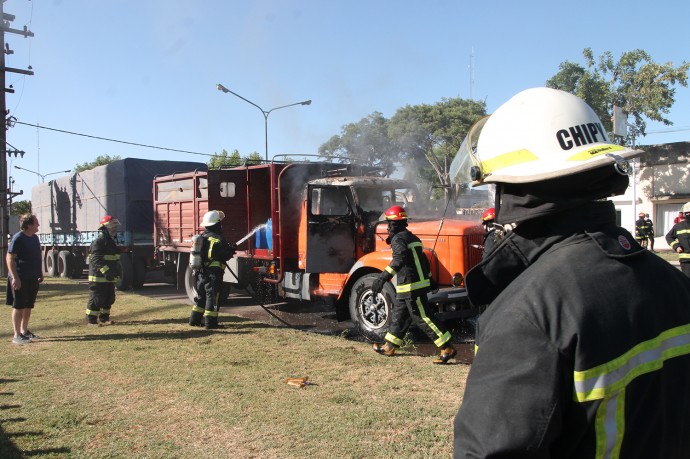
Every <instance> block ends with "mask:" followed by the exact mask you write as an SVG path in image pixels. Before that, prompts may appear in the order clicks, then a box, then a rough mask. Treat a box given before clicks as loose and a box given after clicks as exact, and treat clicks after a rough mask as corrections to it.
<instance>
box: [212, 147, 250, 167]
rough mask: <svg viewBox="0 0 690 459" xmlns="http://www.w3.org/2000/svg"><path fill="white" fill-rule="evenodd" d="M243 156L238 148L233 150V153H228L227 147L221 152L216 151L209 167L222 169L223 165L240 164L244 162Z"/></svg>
mask: <svg viewBox="0 0 690 459" xmlns="http://www.w3.org/2000/svg"><path fill="white" fill-rule="evenodd" d="M242 162H243V161H242V158H241V157H240V152H239V151H237V149H235V150H232V153H230V154H228V151H227V150H226V149H223V151H221V152H220V153H214V154H213V156H212V157H211V159H210V160H209V161H208V167H209V169H220V168H221V167H223V166H225V167H229V166H230V167H231V166H239V165H240V164H242Z"/></svg>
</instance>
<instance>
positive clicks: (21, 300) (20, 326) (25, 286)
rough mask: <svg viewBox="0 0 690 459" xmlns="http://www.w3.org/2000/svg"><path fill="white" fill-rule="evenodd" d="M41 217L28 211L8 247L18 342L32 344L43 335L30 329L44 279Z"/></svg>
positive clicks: (9, 285)
mask: <svg viewBox="0 0 690 459" xmlns="http://www.w3.org/2000/svg"><path fill="white" fill-rule="evenodd" d="M38 226H39V225H38V218H37V217H36V216H35V215H32V214H24V215H22V216H21V217H20V219H19V228H20V230H21V231H19V232H18V233H17V234H15V235H14V236H12V239H11V240H10V245H9V247H8V248H7V257H6V262H7V270H8V273H9V277H8V279H7V299H6V303H7V304H8V305H12V308H13V309H12V327H13V328H14V337H13V338H12V342H13V343H14V344H26V343H30V342H31V341H32V340H34V339H38V338H39V337H38V336H36V335H34V334H33V333H32V332H31V331H30V330H29V318H30V317H31V310H32V309H33V307H34V303H35V302H36V295H37V294H38V286H39V284H40V283H41V282H43V270H42V269H41V243H40V241H39V240H38V236H36V233H37V232H38Z"/></svg>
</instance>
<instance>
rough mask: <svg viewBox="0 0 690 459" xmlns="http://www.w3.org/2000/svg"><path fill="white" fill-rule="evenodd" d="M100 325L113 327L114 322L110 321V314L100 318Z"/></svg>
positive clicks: (102, 315)
mask: <svg viewBox="0 0 690 459" xmlns="http://www.w3.org/2000/svg"><path fill="white" fill-rule="evenodd" d="M98 323H100V324H103V325H112V324H113V321H112V320H110V314H101V315H99V316H98Z"/></svg>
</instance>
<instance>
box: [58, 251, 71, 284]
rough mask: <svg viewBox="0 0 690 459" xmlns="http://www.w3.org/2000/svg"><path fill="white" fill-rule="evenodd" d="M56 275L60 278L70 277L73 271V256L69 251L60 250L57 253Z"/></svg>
mask: <svg viewBox="0 0 690 459" xmlns="http://www.w3.org/2000/svg"><path fill="white" fill-rule="evenodd" d="M57 271H58V275H59V276H60V277H66V278H69V277H72V272H73V271H74V255H73V254H72V252H70V251H69V250H60V252H59V253H58V268H57Z"/></svg>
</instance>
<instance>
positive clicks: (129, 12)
mask: <svg viewBox="0 0 690 459" xmlns="http://www.w3.org/2000/svg"><path fill="white" fill-rule="evenodd" d="M4 11H5V13H9V14H12V15H14V16H15V20H14V21H13V22H12V23H11V24H10V27H11V28H13V29H22V28H23V27H24V26H27V27H28V29H29V30H30V31H32V32H33V33H34V37H31V38H24V37H22V36H20V35H14V34H9V33H7V34H6V36H5V41H6V42H7V43H8V44H9V47H10V49H11V50H13V51H14V53H13V54H10V55H6V56H5V58H6V66H7V67H13V68H19V69H28V68H29V66H31V69H32V70H33V72H34V75H32V76H25V75H20V74H14V73H7V74H6V75H7V76H6V86H9V85H12V87H13V89H14V90H15V92H14V93H8V94H7V95H6V101H7V108H8V109H9V110H10V115H11V116H13V117H15V118H16V120H17V123H15V125H14V127H12V128H10V129H9V130H8V132H7V141H8V142H9V143H10V145H11V146H12V147H14V148H16V149H18V150H22V151H24V152H25V154H24V156H23V157H21V158H15V157H14V156H9V157H8V159H7V162H8V175H9V176H11V181H10V182H11V183H10V186H11V190H12V191H14V192H19V191H20V190H21V191H23V192H24V194H23V195H20V196H18V197H16V198H15V200H21V199H30V196H31V188H32V187H33V186H35V185H37V184H38V183H41V180H42V177H41V176H40V175H39V174H42V175H44V176H45V177H44V179H45V180H46V181H47V180H50V179H51V178H56V177H59V176H61V175H65V174H63V173H56V174H53V173H54V172H60V171H64V170H68V169H74V167H75V166H76V165H77V164H81V163H85V162H90V161H93V160H94V159H95V158H96V157H98V156H102V155H110V156H115V155H119V156H120V157H122V158H128V157H132V158H147V159H153V160H181V161H199V162H208V160H209V159H210V155H213V154H214V153H220V152H221V151H222V150H224V149H225V150H227V151H229V152H230V151H232V150H235V149H237V150H238V151H239V152H240V154H241V155H242V156H247V155H248V154H250V153H252V152H255V151H256V152H259V153H260V154H261V155H262V156H264V155H265V134H266V132H267V133H268V150H269V158H272V157H273V156H274V155H278V154H286V155H289V156H291V157H293V158H295V157H299V156H301V155H316V154H318V148H319V146H320V145H321V144H323V143H325V142H326V141H327V140H328V139H329V138H331V137H332V136H334V135H339V134H341V132H342V128H343V126H345V125H346V124H348V123H356V122H358V121H360V120H361V119H362V118H364V117H366V116H368V115H370V114H372V113H374V112H380V113H382V114H383V115H384V116H385V117H388V118H390V117H392V116H393V115H394V114H395V111H396V110H397V109H398V108H401V107H404V106H406V105H417V104H435V103H437V102H440V101H441V100H442V99H443V98H451V97H461V98H467V99H475V100H484V101H486V104H487V111H488V112H489V113H491V112H492V111H493V110H495V109H496V108H497V107H499V106H500V105H501V104H502V103H504V102H505V101H507V100H508V99H509V98H510V97H512V96H513V95H514V94H516V93H518V92H520V91H522V90H524V89H527V88H531V87H536V86H544V84H545V82H546V80H548V79H549V78H551V77H552V76H553V75H554V74H556V73H557V72H558V66H559V64H560V63H561V62H564V61H566V60H568V61H572V62H576V63H579V64H583V65H584V63H585V61H584V58H583V57H582V51H583V49H585V48H587V47H589V48H592V50H593V52H594V55H595V56H599V55H601V54H602V53H603V52H606V51H610V52H611V53H612V54H613V56H614V58H616V59H617V58H619V57H620V56H621V54H622V53H624V52H626V51H631V50H634V49H643V50H645V51H646V52H648V53H649V54H650V56H651V57H652V59H653V60H654V61H656V62H658V63H666V62H672V63H673V64H674V65H675V66H678V65H680V64H681V63H683V62H684V61H690V48H688V46H687V43H688V36H687V33H688V17H690V3H688V2H686V1H680V0H679V1H666V2H664V1H660V2H653V3H650V2H648V1H641V0H629V1H627V2H613V1H592V0H582V1H578V2H562V1H553V0H551V1H545V0H544V1H542V0H539V1H529V0H524V1H520V2H518V1H514V0H484V1H475V2H468V1H465V0H424V1H421V0H418V1H412V0H196V1H194V2H191V1H181V0H108V1H106V0H7V1H6V2H5V3H4ZM219 83H220V84H222V85H223V86H225V87H227V88H228V89H230V90H231V91H233V92H234V93H236V94H238V95H240V96H242V97H243V98H245V99H247V100H249V101H251V102H253V103H254V104H256V105H257V106H258V107H260V108H257V107H256V106H253V105H251V104H250V103H248V102H246V101H245V100H242V99H241V98H239V97H236V96H235V95H233V94H229V93H223V92H221V91H219V90H217V88H216V85H217V84H219ZM305 100H311V101H312V103H311V105H308V106H304V105H295V106H290V107H285V108H280V109H276V110H274V111H271V112H270V114H269V115H268V118H267V126H268V128H267V131H265V128H266V118H264V114H263V113H262V112H261V110H264V111H269V110H271V109H273V108H275V107H281V106H284V105H289V104H293V103H298V102H302V101H305ZM667 117H668V118H669V119H671V120H672V121H673V123H674V126H664V125H663V124H660V123H655V122H649V123H648V127H647V129H648V132H649V135H648V136H647V137H645V138H643V139H640V140H639V143H640V144H659V143H667V142H679V141H688V140H690V89H688V88H684V87H678V88H677V91H676V103H675V105H674V107H673V108H672V110H671V112H670V113H669V114H668V115H667ZM97 137H98V138H103V139H111V140H116V141H118V142H113V141H108V140H102V139H98V138H97ZM131 144H141V145H148V146H153V147H158V148H148V147H143V146H137V145H131ZM173 150H181V151H173ZM14 166H19V167H21V168H24V169H28V170H30V171H33V172H27V171H24V170H20V169H16V168H15V167H14Z"/></svg>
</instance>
